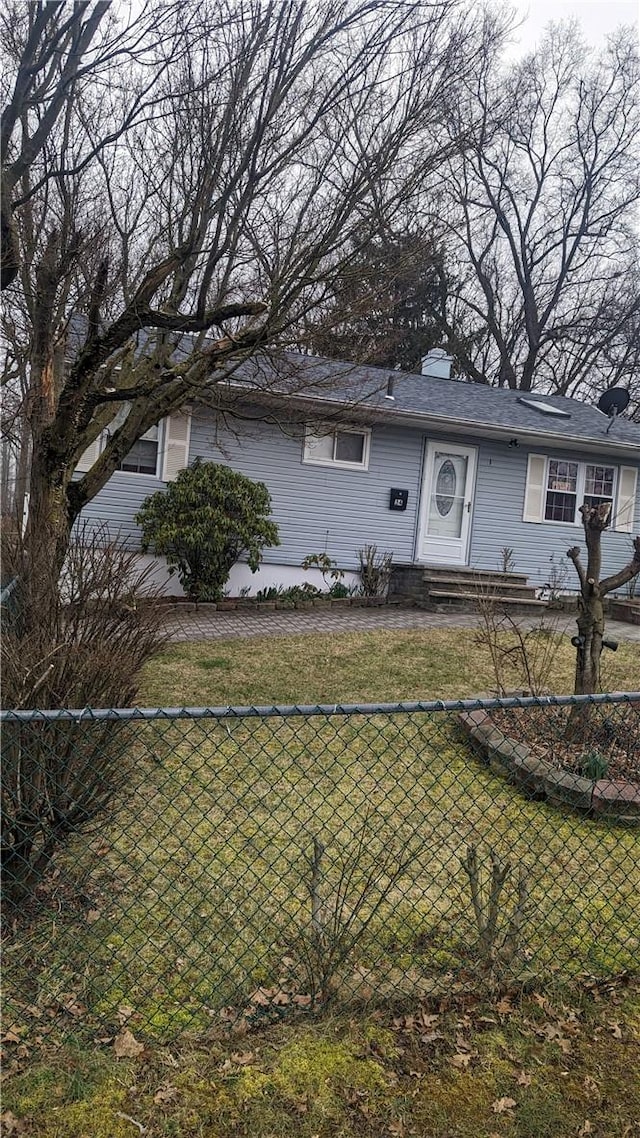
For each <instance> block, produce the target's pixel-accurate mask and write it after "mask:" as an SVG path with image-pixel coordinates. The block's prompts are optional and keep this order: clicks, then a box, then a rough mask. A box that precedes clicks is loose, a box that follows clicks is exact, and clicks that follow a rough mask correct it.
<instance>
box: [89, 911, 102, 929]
mask: <svg viewBox="0 0 640 1138" xmlns="http://www.w3.org/2000/svg"><path fill="white" fill-rule="evenodd" d="M101 916H102V913H101V912H100V910H99V909H89V911H88V913H87V924H88V925H95V923H96V921H99V920H100V917H101Z"/></svg>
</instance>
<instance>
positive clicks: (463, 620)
mask: <svg viewBox="0 0 640 1138" xmlns="http://www.w3.org/2000/svg"><path fill="white" fill-rule="evenodd" d="M549 615H552V614H549ZM521 620H522V623H523V624H527V625H532V624H537V623H538V621H539V620H540V615H539V614H537V615H536V616H533V617H531V616H523V617H522V618H521ZM479 622H480V618H479V616H478V615H477V614H476V613H435V612H425V611H424V610H423V609H413V608H399V607H398V608H396V607H395V606H394V607H384V608H374V609H366V608H353V609H347V610H345V609H315V610H314V609H312V610H309V611H304V612H302V611H300V612H299V611H296V610H295V609H294V610H292V611H287V610H278V611H275V612H253V611H252V610H251V609H238V610H236V611H231V612H218V611H217V610H215V609H214V610H210V609H207V608H206V607H201V608H200V609H197V610H193V609H191V610H189V609H187V610H182V608H181V606H180V605H176V606H175V608H172V609H171V610H170V612H169V613H168V614H167V617H166V628H167V631H168V633H169V637H170V639H171V640H172V641H175V642H184V641H188V640H236V639H243V638H249V637H252V636H300V635H304V634H305V633H318V632H324V633H331V634H332V635H333V634H339V633H341V632H373V631H377V630H379V629H385V628H386V629H389V630H393V631H395V630H396V629H402V628H411V629H429V628H475V627H477V625H478V624H479ZM558 624H559V627H560V628H561V629H562V630H563V631H564V632H567V633H571V634H572V633H573V632H574V631H575V628H576V622H575V617H574V616H567V615H566V614H561V615H560V619H559V622H558ZM607 634H608V635H609V636H610V637H613V639H614V640H632V641H636V642H638V643H640V625H636V624H625V623H623V622H622V621H619V620H610V621H607ZM638 675H639V679H640V660H639V661H638Z"/></svg>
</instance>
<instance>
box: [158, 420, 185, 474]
mask: <svg viewBox="0 0 640 1138" xmlns="http://www.w3.org/2000/svg"><path fill="white" fill-rule="evenodd" d="M190 440H191V415H190V414H189V412H188V411H175V412H174V413H173V415H169V417H168V419H166V420H165V429H164V453H163V456H162V473H161V475H160V477H161V478H162V480H163V481H164V482H174V481H175V479H176V477H177V475H178V474H179V473H180V471H181V470H184V468H185V467H186V466H188V465H189V443H190Z"/></svg>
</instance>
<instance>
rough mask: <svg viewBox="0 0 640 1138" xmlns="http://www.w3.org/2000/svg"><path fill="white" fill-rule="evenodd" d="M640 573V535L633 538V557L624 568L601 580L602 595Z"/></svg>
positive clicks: (612, 590)
mask: <svg viewBox="0 0 640 1138" xmlns="http://www.w3.org/2000/svg"><path fill="white" fill-rule="evenodd" d="M638 573H640V536H638V537H635V538H634V539H633V557H632V558H631V561H630V562H629V564H628V565H625V567H624V569H620V571H619V572H618V573H612V574H611V576H610V577H605V579H604V581H601V582H600V595H601V596H602V597H604V596H605V595H606V594H607V593H612V592H614V591H615V589H619V588H620V587H621V586H622V585H626V583H627V581H631V580H632V579H633V577H637V575H638Z"/></svg>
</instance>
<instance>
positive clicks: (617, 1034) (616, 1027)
mask: <svg viewBox="0 0 640 1138" xmlns="http://www.w3.org/2000/svg"><path fill="white" fill-rule="evenodd" d="M608 1028H609V1031H610V1032H611V1034H612V1036H613V1038H614V1039H622V1028H621V1027H620V1024H619V1023H614V1022H611V1023H609V1024H608Z"/></svg>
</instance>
